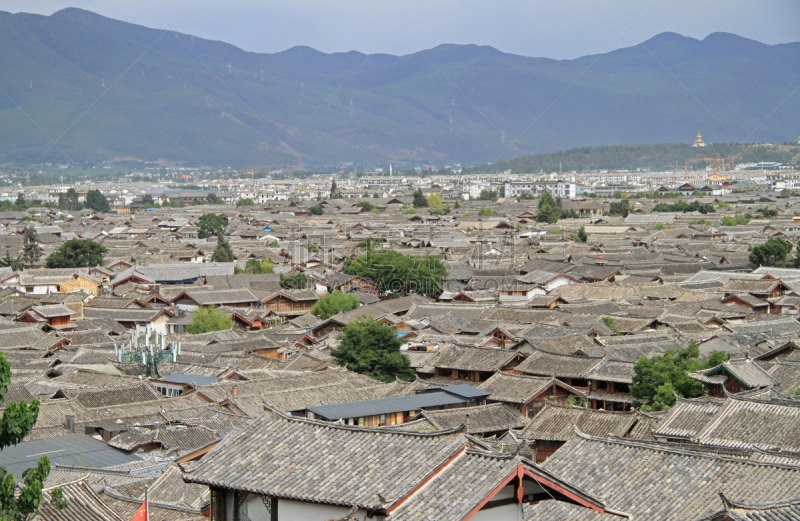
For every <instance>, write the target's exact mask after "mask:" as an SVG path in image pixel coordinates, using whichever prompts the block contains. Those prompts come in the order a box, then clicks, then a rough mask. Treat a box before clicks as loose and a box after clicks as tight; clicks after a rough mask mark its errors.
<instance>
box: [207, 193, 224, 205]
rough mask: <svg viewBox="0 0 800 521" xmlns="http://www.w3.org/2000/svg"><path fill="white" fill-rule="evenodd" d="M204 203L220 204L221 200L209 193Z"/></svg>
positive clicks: (214, 194)
mask: <svg viewBox="0 0 800 521" xmlns="http://www.w3.org/2000/svg"><path fill="white" fill-rule="evenodd" d="M206 202H208V204H220V203H222V199H220V198H219V197H217V194H216V193H214V192H211V193H209V194H208V195H207V196H206Z"/></svg>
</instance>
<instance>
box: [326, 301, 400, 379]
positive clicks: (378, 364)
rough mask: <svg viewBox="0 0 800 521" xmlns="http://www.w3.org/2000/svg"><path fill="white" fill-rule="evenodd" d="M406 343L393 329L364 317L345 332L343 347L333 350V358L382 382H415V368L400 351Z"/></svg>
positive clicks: (342, 339) (342, 341)
mask: <svg viewBox="0 0 800 521" xmlns="http://www.w3.org/2000/svg"><path fill="white" fill-rule="evenodd" d="M402 344H403V342H402V341H401V340H400V339H399V338H397V331H396V330H395V329H394V328H393V327H392V326H390V325H388V324H384V323H382V322H379V321H377V320H375V319H373V318H372V317H361V318H358V319H356V320H354V321H352V322H350V323H349V324H347V325H346V326H345V327H344V328H343V329H342V334H341V335H340V336H339V345H338V346H337V347H336V348H334V349H332V350H331V356H333V357H334V358H335V359H336V361H337V362H339V364H341V365H343V366H347V368H348V369H349V370H351V371H355V372H357V373H360V374H364V375H367V376H369V377H371V378H375V379H376V380H380V381H382V382H394V381H395V380H396V379H397V378H400V379H402V380H411V379H412V378H414V369H412V367H411V363H410V362H409V360H408V358H407V357H406V356H405V355H403V353H401V352H400V346H401V345H402Z"/></svg>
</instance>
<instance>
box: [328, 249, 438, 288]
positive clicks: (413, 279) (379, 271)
mask: <svg viewBox="0 0 800 521" xmlns="http://www.w3.org/2000/svg"><path fill="white" fill-rule="evenodd" d="M343 271H344V272H345V273H347V274H348V275H356V276H358V277H361V278H362V279H365V280H369V281H372V282H374V283H375V284H376V285H377V286H378V288H380V289H381V290H382V291H391V292H392V293H399V294H403V295H406V294H408V293H417V294H420V295H425V296H427V297H430V298H436V297H438V296H439V294H440V293H441V285H442V281H443V280H444V277H445V276H446V275H447V269H446V268H445V266H444V263H443V262H442V260H441V259H440V258H439V257H437V256H435V255H426V256H424V257H418V256H411V255H403V254H402V253H398V252H396V251H392V250H381V251H368V252H367V253H365V254H363V255H359V256H358V257H356V258H355V259H348V260H347V261H346V262H345V264H344V267H343Z"/></svg>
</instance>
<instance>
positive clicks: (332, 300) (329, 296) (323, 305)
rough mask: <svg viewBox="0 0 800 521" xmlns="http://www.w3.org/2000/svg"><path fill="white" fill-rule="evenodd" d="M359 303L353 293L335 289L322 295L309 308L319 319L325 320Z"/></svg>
mask: <svg viewBox="0 0 800 521" xmlns="http://www.w3.org/2000/svg"><path fill="white" fill-rule="evenodd" d="M359 305H361V302H360V301H359V300H358V297H356V296H355V295H351V294H349V293H342V292H341V291H335V292H333V293H326V294H325V295H322V297H320V299H319V300H318V301H317V303H316V304H314V307H312V308H311V314H312V315H314V316H315V317H317V318H319V319H322V320H326V319H328V318H330V317H332V316H333V315H336V314H338V313H342V312H345V311H351V310H353V309H356V308H357V307H358V306H359Z"/></svg>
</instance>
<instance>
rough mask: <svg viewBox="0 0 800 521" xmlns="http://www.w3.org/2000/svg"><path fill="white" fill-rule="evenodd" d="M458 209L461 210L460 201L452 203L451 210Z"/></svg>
mask: <svg viewBox="0 0 800 521" xmlns="http://www.w3.org/2000/svg"><path fill="white" fill-rule="evenodd" d="M459 208H461V202H460V201H456V202H454V203H453V210H458V209H459Z"/></svg>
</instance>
